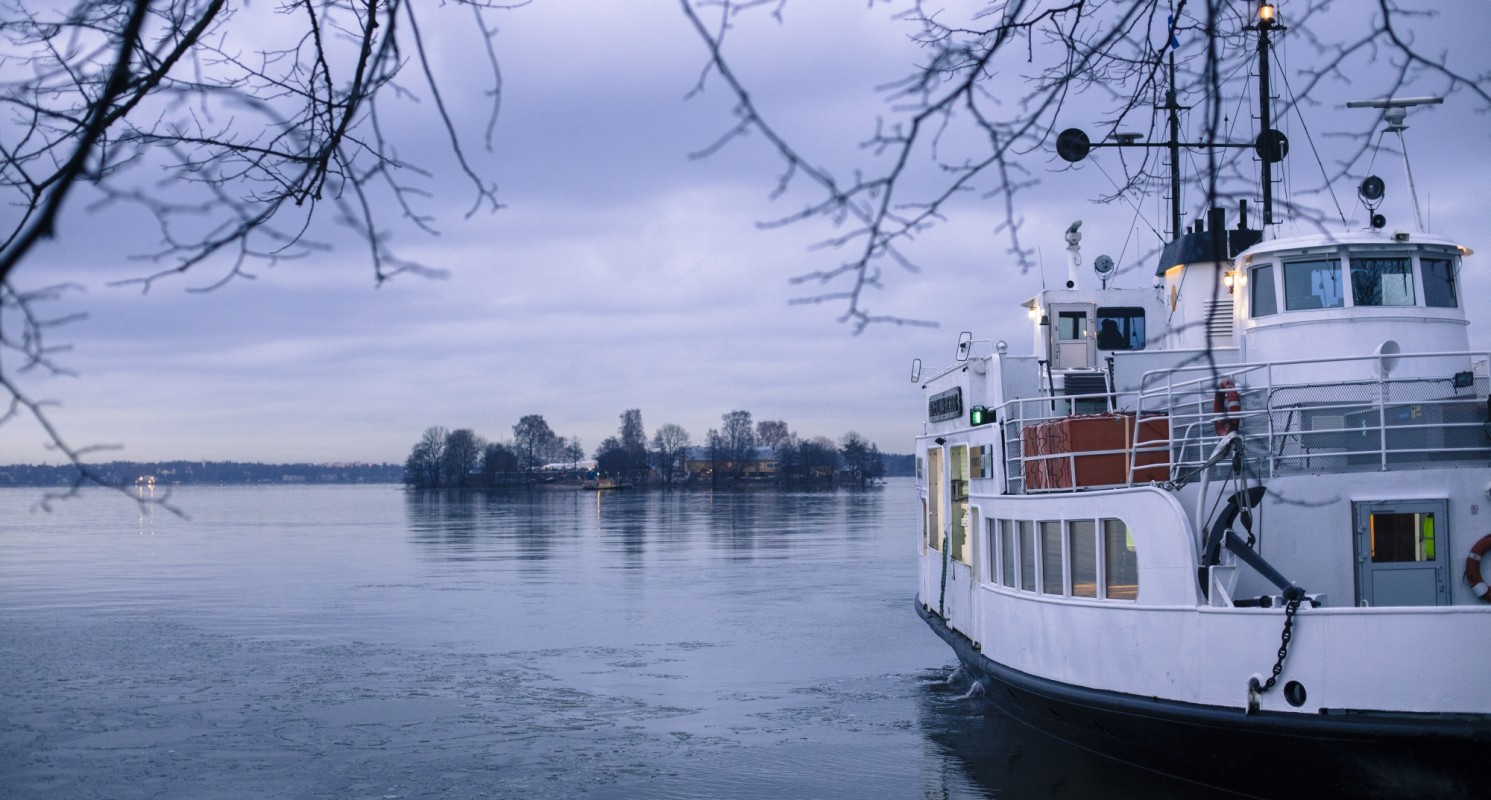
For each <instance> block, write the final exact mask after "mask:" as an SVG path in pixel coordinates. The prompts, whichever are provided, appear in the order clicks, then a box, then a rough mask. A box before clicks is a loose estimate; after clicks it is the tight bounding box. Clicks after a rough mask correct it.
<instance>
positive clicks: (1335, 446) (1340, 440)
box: [913, 31, 1491, 797]
mask: <svg viewBox="0 0 1491 800" xmlns="http://www.w3.org/2000/svg"><path fill="white" fill-rule="evenodd" d="M1264 35H1265V38H1266V31H1264ZM1264 73H1265V74H1266V70H1264ZM1260 94H1261V96H1263V97H1267V90H1266V88H1265V90H1264V91H1263V92H1261V93H1260ZM1409 102H1421V101H1417V100H1415V101H1409ZM1172 105H1173V103H1172ZM1379 105H1386V106H1389V107H1392V108H1394V109H1395V110H1394V111H1393V112H1390V113H1389V114H1388V119H1389V122H1390V123H1392V122H1393V121H1394V118H1395V116H1396V120H1397V122H1398V123H1399V124H1401V115H1400V114H1399V111H1400V110H1401V108H1402V107H1403V106H1404V105H1406V103H1403V102H1396V101H1380V102H1379ZM1265 119H1266V117H1265ZM1263 127H1264V129H1265V130H1267V126H1266V125H1264V126H1263ZM1083 144H1084V145H1085V141H1084V142H1083ZM1172 144H1173V141H1172ZM1063 155H1064V156H1069V155H1070V154H1068V153H1063ZM1076 155H1077V156H1078V157H1080V155H1081V153H1080V152H1079V153H1077V154H1076ZM1263 185H1265V186H1267V185H1268V180H1267V178H1265V181H1264V183H1263ZM1361 191H1362V195H1363V198H1364V199H1366V200H1367V201H1368V205H1369V210H1370V209H1371V208H1372V203H1371V201H1372V199H1373V198H1372V197H1371V196H1372V195H1374V194H1375V195H1376V197H1377V198H1380V197H1381V195H1382V186H1381V183H1380V182H1376V181H1375V179H1369V180H1367V181H1364V182H1363V186H1362V187H1361ZM1266 202H1267V198H1265V203H1266ZM1240 211H1241V213H1240V215H1239V217H1238V218H1235V219H1232V220H1228V219H1226V217H1227V212H1224V211H1222V210H1216V209H1213V210H1211V211H1210V212H1209V214H1208V217H1207V220H1206V222H1205V223H1204V224H1197V225H1196V226H1195V227H1194V228H1192V229H1191V230H1187V231H1185V232H1183V234H1182V235H1180V236H1178V237H1177V238H1176V239H1175V240H1174V241H1172V242H1171V243H1170V244H1168V245H1167V246H1166V247H1165V248H1164V252H1163V254H1162V257H1161V259H1160V262H1159V264H1158V268H1157V269H1156V270H1155V276H1156V278H1155V282H1154V285H1153V286H1152V287H1148V288H1111V287H1109V286H1108V285H1107V284H1108V280H1107V278H1108V277H1109V275H1110V274H1111V272H1112V265H1111V262H1110V261H1107V260H1105V259H1101V258H1100V259H1098V261H1097V264H1096V266H1097V268H1098V274H1099V277H1100V278H1101V286H1100V287H1099V288H1086V287H1082V286H1079V285H1078V283H1079V281H1078V275H1077V272H1076V270H1075V268H1074V269H1073V271H1072V272H1071V273H1070V275H1069V280H1068V281H1067V284H1066V287H1065V288H1056V289H1049V290H1045V291H1042V292H1041V293H1040V294H1038V295H1036V296H1035V297H1033V298H1031V299H1030V300H1029V301H1027V302H1026V303H1025V304H1024V309H1023V311H1024V312H1025V313H1027V314H1028V315H1029V318H1030V320H1031V323H1030V324H1031V327H1032V329H1033V331H1034V341H1035V346H1034V351H1033V352H1032V353H1030V354H1028V355H1015V354H1012V353H1010V352H1008V347H1007V345H1006V344H1005V343H1004V342H998V343H993V344H989V343H986V342H984V341H980V340H977V339H975V338H974V336H973V334H971V333H967V332H965V333H964V334H963V335H962V336H961V337H960V340H959V342H958V347H957V356H956V362H955V363H954V364H953V365H952V366H951V367H948V368H946V369H943V370H940V371H937V372H936V374H933V375H931V376H930V377H926V376H923V375H921V374H920V373H921V369H920V365H919V364H918V365H917V366H916V367H914V370H913V372H914V374H913V380H914V381H916V382H917V383H919V384H920V385H921V386H922V389H923V390H924V391H925V394H926V402H927V418H926V422H925V425H924V431H923V433H922V435H921V436H919V437H918V438H917V444H916V453H917V475H918V486H919V490H920V495H921V504H922V514H921V520H922V523H921V536H920V585H919V588H918V599H917V607H918V611H919V613H920V614H921V616H922V617H923V618H924V619H925V620H926V621H927V623H928V624H929V625H930V626H931V627H932V628H933V629H934V630H935V631H936V633H937V634H938V635H939V636H941V637H942V638H943V639H944V640H946V641H947V642H948V643H949V644H950V645H951V646H952V648H953V649H954V651H956V653H957V656H958V658H959V660H960V662H961V664H962V667H963V669H964V670H965V671H966V673H967V674H968V675H969V677H970V679H971V680H973V681H975V682H977V683H978V684H980V686H981V687H982V689H983V691H984V694H985V695H986V696H987V697H988V698H989V700H990V701H991V702H992V703H994V704H995V705H996V706H998V707H999V708H1001V709H1002V710H1003V711H1005V712H1007V713H1008V714H1009V715H1011V716H1012V717H1014V718H1015V719H1018V720H1021V721H1023V722H1027V723H1029V724H1031V725H1033V726H1035V727H1036V728H1039V729H1041V730H1044V731H1046V732H1048V733H1051V734H1053V735H1055V736H1057V737H1059V738H1061V739H1065V740H1068V741H1070V742H1073V743H1075V744H1078V745H1080V746H1083V747H1085V748H1089V749H1091V750H1094V751H1097V752H1100V753H1104V754H1107V755H1110V756H1113V757H1115V758H1118V759H1121V760H1125V761H1128V762H1132V763H1135V764H1139V765H1142V766H1145V767H1148V768H1151V769H1156V770H1159V771H1163V772H1166V773H1169V774H1172V775H1176V776H1179V777H1181V778H1183V779H1186V780H1190V781H1194V782H1196V783H1197V784H1198V785H1201V786H1205V787H1219V788H1222V789H1227V790H1230V791H1234V792H1239V793H1242V794H1246V795H1255V796H1265V797H1285V796H1287V797H1320V796H1344V795H1351V796H1353V797H1410V796H1414V797H1417V796H1423V797H1487V796H1491V772H1488V771H1487V770H1486V768H1485V765H1486V764H1487V763H1491V761H1488V758H1491V675H1488V672H1487V669H1488V666H1491V593H1488V590H1487V583H1486V580H1485V579H1484V578H1483V575H1482V573H1481V570H1480V557H1481V556H1482V555H1483V554H1484V553H1486V552H1487V551H1488V550H1491V402H1488V395H1491V385H1488V377H1491V376H1488V362H1491V354H1488V353H1487V352H1478V351H1472V350H1470V346H1469V336H1468V333H1467V325H1468V321H1467V318H1466V306H1467V305H1468V303H1467V298H1466V297H1465V296H1464V293H1463V290H1462V284H1461V282H1460V275H1461V270H1462V269H1463V268H1465V267H1466V266H1467V264H1468V263H1471V262H1470V261H1469V260H1468V257H1469V256H1471V251H1470V250H1469V249H1468V248H1466V247H1464V246H1462V245H1460V244H1458V243H1456V242H1454V241H1451V240H1449V239H1445V238H1442V237H1439V236H1435V235H1430V234H1426V233H1422V232H1419V231H1417V230H1407V229H1405V228H1403V227H1391V226H1387V225H1385V224H1384V220H1383V219H1382V218H1381V217H1377V218H1375V219H1373V223H1372V225H1371V226H1370V227H1367V228H1365V229H1362V230H1350V231H1342V232H1337V233H1320V234H1315V235H1307V236H1296V237H1291V238H1278V239H1272V240H1265V239H1264V237H1263V234H1262V232H1261V231H1259V230H1254V229H1252V228H1250V227H1249V219H1248V213H1247V207H1246V205H1243V206H1242V207H1241V209H1240ZM1269 213H1270V212H1269V210H1268V208H1267V206H1266V205H1265V209H1264V216H1263V218H1264V219H1268V218H1269V217H1268V216H1267V215H1268V214H1269ZM1177 227H1178V226H1177ZM1264 227H1266V226H1264ZM1068 243H1069V244H1070V245H1071V247H1070V248H1069V249H1070V250H1071V251H1072V254H1073V258H1072V259H1071V261H1072V262H1073V264H1075V263H1076V262H1077V261H1078V260H1079V258H1080V255H1079V254H1080V249H1079V248H1080V232H1079V231H1078V230H1077V226H1073V229H1072V230H1071V231H1069V232H1068ZM1488 574H1491V569H1488Z"/></svg>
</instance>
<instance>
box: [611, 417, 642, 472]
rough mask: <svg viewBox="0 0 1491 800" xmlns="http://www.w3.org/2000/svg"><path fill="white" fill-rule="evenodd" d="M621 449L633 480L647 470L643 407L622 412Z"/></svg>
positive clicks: (627, 469) (627, 470)
mask: <svg viewBox="0 0 1491 800" xmlns="http://www.w3.org/2000/svg"><path fill="white" fill-rule="evenodd" d="M618 433H619V434H620V436H621V450H622V452H624V453H625V454H626V468H625V469H626V472H627V474H628V476H629V477H631V478H632V479H633V480H640V479H642V478H643V477H644V476H645V474H646V472H647V431H646V430H645V429H644V428H643V427H642V409H640V408H629V409H627V410H626V411H623V412H621V428H620V430H619V431H618Z"/></svg>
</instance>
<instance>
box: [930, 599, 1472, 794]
mask: <svg viewBox="0 0 1491 800" xmlns="http://www.w3.org/2000/svg"><path fill="white" fill-rule="evenodd" d="M915 605H916V610H917V614H918V615H920V616H921V618H922V619H923V620H924V621H925V622H926V623H927V625H928V626H929V627H931V629H932V630H933V632H935V633H936V634H937V635H938V636H939V637H941V638H942V639H943V641H945V642H947V644H948V645H949V646H950V647H952V649H953V651H954V653H956V654H957V657H958V661H959V663H960V664H961V665H962V667H963V669H964V670H965V671H966V672H967V673H968V674H969V677H970V678H971V679H973V680H976V681H978V682H979V683H980V685H981V686H982V687H983V690H984V691H983V694H984V696H985V697H986V698H987V700H988V701H989V702H990V703H991V704H992V705H993V706H995V707H996V708H998V709H999V710H1000V711H1001V712H1003V713H1004V714H1005V715H1007V716H1009V717H1011V718H1013V719H1015V720H1017V721H1019V722H1021V723H1024V724H1027V725H1029V726H1031V727H1033V728H1035V729H1037V730H1039V731H1041V732H1043V733H1045V734H1048V735H1050V736H1053V737H1055V738H1057V739H1060V740H1062V741H1065V742H1068V743H1070V744H1073V745H1075V746H1077V747H1081V748H1082V749H1085V750H1088V751H1091V752H1093V753H1096V754H1098V755H1101V756H1104V757H1107V758H1111V759H1114V760H1117V761H1121V762H1125V763H1129V764H1133V765H1135V766H1138V767H1141V768H1144V769H1148V770H1152V771H1155V772H1160V773H1163V774H1166V775H1170V776H1172V777H1174V778H1177V779H1180V780H1183V781H1189V782H1193V783H1197V784H1201V785H1203V786H1207V787H1213V788H1218V789H1223V790H1226V791H1230V792H1234V793H1237V794H1239V795H1243V796H1254V797H1301V796H1309V797H1336V796H1351V797H1353V798H1370V797H1383V798H1389V797H1391V798H1404V797H1434V798H1460V797H1463V798H1472V797H1484V796H1485V792H1487V791H1488V790H1491V773H1488V772H1487V771H1486V770H1485V769H1484V765H1485V763H1486V762H1485V759H1486V754H1487V753H1488V752H1491V716H1488V715H1486V714H1465V715H1453V716H1451V715H1442V714H1436V715H1392V714H1374V713H1370V712H1355V713H1349V714H1344V713H1343V714H1322V715H1306V714H1281V713H1278V712H1266V711H1264V712H1255V713H1252V714H1249V713H1246V712H1245V711H1244V709H1242V708H1224V707H1216V706H1201V705H1195V704H1191V703H1182V702H1176V701H1167V700H1162V699H1160V698H1148V697H1136V696H1132V695H1124V694H1119V693H1115V692H1106V691H1100V690H1094V689H1089V688H1085V687H1081V686H1073V685H1070V684H1064V683H1060V682H1057V681H1051V680H1047V679H1044V678H1039V677H1037V676H1033V675H1030V674H1027V673H1023V672H1020V671H1018V670H1014V669H1011V668H1009V667H1006V666H1004V665H1002V664H999V663H997V662H995V661H994V660H992V659H990V658H988V657H987V656H985V655H983V653H981V652H979V650H978V649H976V648H975V647H974V645H973V642H972V641H971V640H969V639H968V638H967V637H966V636H964V635H963V634H961V633H959V632H958V631H955V630H953V629H952V628H950V627H948V625H947V624H946V623H945V622H944V621H943V620H942V618H941V617H939V616H937V614H936V612H935V611H933V610H931V609H929V608H927V607H926V606H924V605H923V604H922V603H921V602H920V601H919V600H918V601H916V603H915Z"/></svg>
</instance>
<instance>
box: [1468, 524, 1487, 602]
mask: <svg viewBox="0 0 1491 800" xmlns="http://www.w3.org/2000/svg"><path fill="white" fill-rule="evenodd" d="M1487 552H1491V533H1488V534H1486V535H1485V536H1482V537H1481V538H1480V540H1478V541H1477V542H1476V543H1475V544H1473V545H1471V546H1470V555H1468V556H1466V557H1465V579H1466V580H1467V581H1469V582H1470V590H1471V591H1472V592H1475V596H1476V597H1479V598H1481V599H1482V600H1485V601H1486V602H1488V603H1491V587H1487V586H1486V580H1485V579H1484V578H1482V577H1481V556H1483V555H1485V554H1486V553H1487Z"/></svg>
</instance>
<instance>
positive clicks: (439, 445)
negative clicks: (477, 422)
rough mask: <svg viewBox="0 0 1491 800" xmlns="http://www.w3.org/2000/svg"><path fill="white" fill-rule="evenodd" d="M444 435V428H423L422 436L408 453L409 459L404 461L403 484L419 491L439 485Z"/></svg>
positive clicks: (443, 454)
mask: <svg viewBox="0 0 1491 800" xmlns="http://www.w3.org/2000/svg"><path fill="white" fill-rule="evenodd" d="M446 435H447V432H446V430H445V428H442V427H440V426H439V425H431V426H430V427H428V428H425V432H424V434H423V435H421V436H420V437H419V441H418V442H416V443H415V445H414V449H413V450H412V451H410V453H409V458H407V459H405V461H404V483H406V484H408V485H410V486H415V487H418V488H421V489H428V488H431V487H435V486H439V485H440V482H441V480H442V476H441V470H440V467H441V464H442V460H443V459H444V458H445V438H446Z"/></svg>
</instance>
